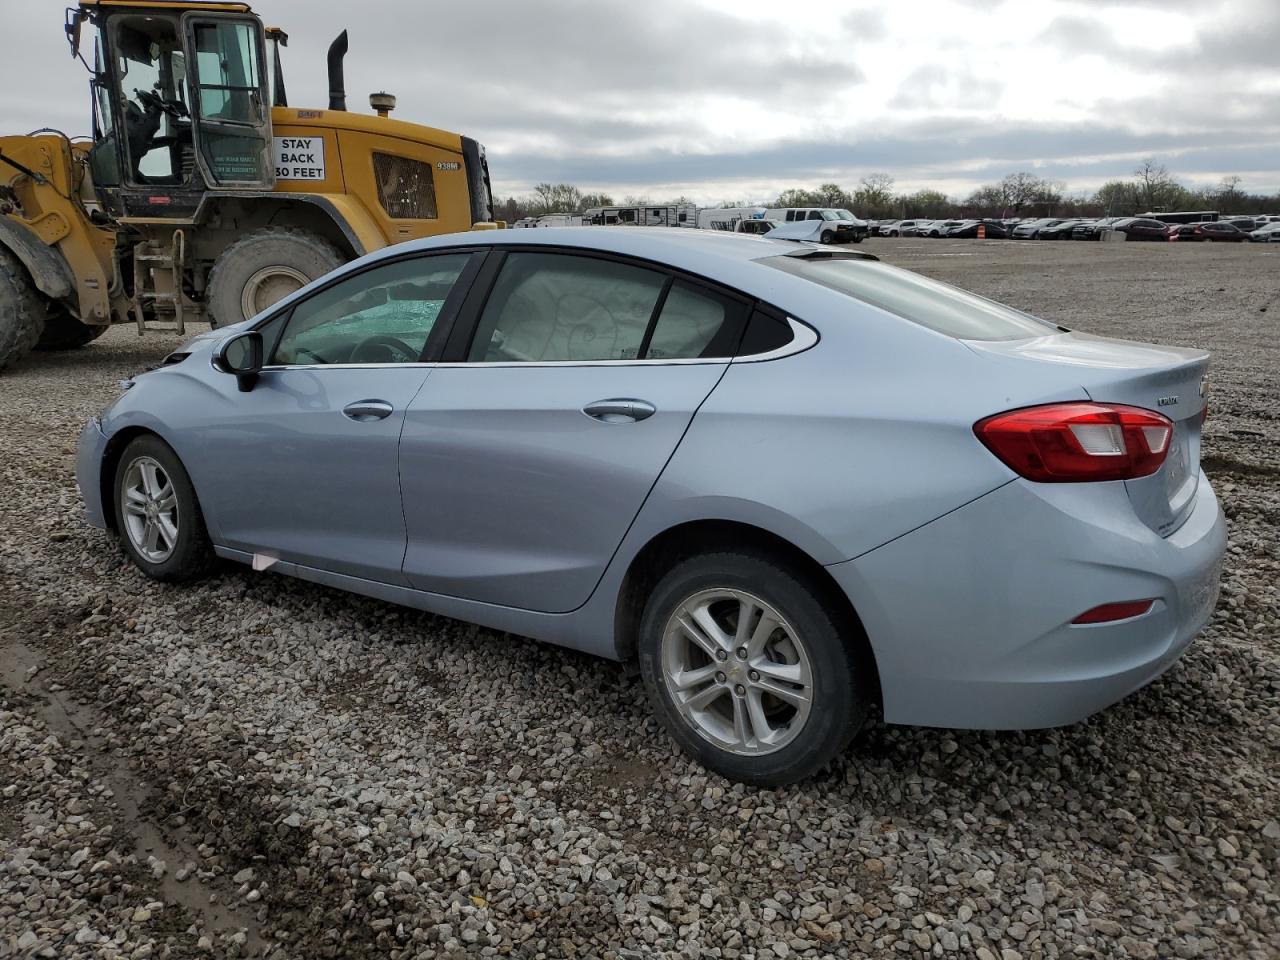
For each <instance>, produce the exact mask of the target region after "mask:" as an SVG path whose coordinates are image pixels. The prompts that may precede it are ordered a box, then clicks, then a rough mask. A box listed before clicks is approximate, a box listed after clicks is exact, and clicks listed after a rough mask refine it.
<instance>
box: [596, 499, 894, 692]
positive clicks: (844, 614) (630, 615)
mask: <svg viewBox="0 0 1280 960" xmlns="http://www.w3.org/2000/svg"><path fill="white" fill-rule="evenodd" d="M723 550H747V551H750V552H753V553H761V554H764V555H766V556H769V557H773V558H776V559H779V560H781V561H783V562H785V563H786V564H787V565H788V566H789V567H791V568H792V569H794V570H796V571H797V572H798V573H800V574H802V575H803V576H804V577H805V578H806V579H808V580H809V581H810V582H811V583H813V585H814V586H815V587H816V588H817V589H818V590H819V591H820V593H821V596H822V599H823V601H824V602H825V603H826V604H827V605H828V606H829V609H830V610H832V611H833V613H834V615H835V616H836V617H837V618H838V619H839V621H840V623H839V626H840V627H841V628H842V630H841V632H842V635H843V636H844V637H845V638H846V641H847V642H850V643H852V644H853V645H854V646H855V648H856V649H857V651H858V653H859V654H860V655H861V656H862V657H863V658H864V661H865V663H866V665H867V666H868V667H869V669H870V672H871V677H872V679H873V687H872V689H873V690H874V691H875V696H876V698H877V701H878V700H879V696H880V678H879V673H878V671H877V668H876V660H875V654H874V651H873V650H872V648H871V644H870V642H869V640H868V639H867V632H866V629H865V627H864V626H863V624H862V618H861V617H860V616H859V615H858V612H857V610H855V609H854V606H853V603H852V602H851V601H850V600H849V597H848V596H847V595H846V594H845V592H844V591H843V590H841V589H840V586H839V585H838V584H837V583H836V581H835V579H834V578H833V577H832V576H831V574H830V573H829V572H828V571H827V569H826V568H825V567H824V566H822V564H821V563H819V562H818V561H817V560H815V559H814V558H813V557H812V556H810V555H809V554H808V553H806V552H805V551H804V550H802V549H801V548H799V547H797V546H796V545H795V544H793V543H792V542H791V541H790V540H787V539H786V538H784V537H782V536H779V535H778V534H776V533H773V532H772V531H770V530H766V529H764V528H763V527H758V526H755V525H754V524H750V523H744V522H742V521H739V520H691V521H687V522H685V523H680V524H677V525H676V526H673V527H669V528H667V529H666V530H664V531H662V532H661V533H658V534H657V535H655V536H653V537H652V538H651V539H650V540H649V541H648V542H647V543H646V544H645V545H644V546H643V547H641V548H640V550H639V551H637V552H636V554H635V556H634V557H632V559H631V562H630V564H628V566H627V571H626V573H625V574H624V575H623V578H622V583H621V585H620V586H619V589H618V596H617V600H616V604H615V608H614V618H613V628H614V649H615V653H616V656H617V658H618V659H619V660H621V661H623V662H624V663H630V662H633V661H634V660H635V658H636V648H637V645H638V642H639V632H640V617H641V614H642V613H643V612H644V604H645V601H646V600H647V598H648V597H649V595H650V594H651V593H652V592H653V588H654V586H655V585H656V584H657V582H658V581H659V580H660V579H661V578H662V576H663V575H664V574H665V573H666V571H667V570H669V569H671V567H672V566H673V565H675V564H676V563H679V562H680V561H681V560H684V559H686V558H688V557H692V556H696V555H698V554H701V553H714V552H719V551H723Z"/></svg>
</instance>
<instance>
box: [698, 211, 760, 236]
mask: <svg viewBox="0 0 1280 960" xmlns="http://www.w3.org/2000/svg"><path fill="white" fill-rule="evenodd" d="M763 218H764V207H708V208H706V209H704V210H699V211H698V229H700V230H732V229H733V228H734V226H735V225H736V224H737V223H738V221H739V220H761V219H763Z"/></svg>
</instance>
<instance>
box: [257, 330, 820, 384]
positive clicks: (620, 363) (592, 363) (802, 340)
mask: <svg viewBox="0 0 1280 960" xmlns="http://www.w3.org/2000/svg"><path fill="white" fill-rule="evenodd" d="M786 319H787V324H788V325H789V326H790V327H791V341H790V342H789V343H786V344H784V345H783V346H781V347H778V348H777V349H776V350H770V351H769V352H768V353H754V354H751V355H750V356H746V357H685V358H673V359H661V358H652V359H645V360H528V361H526V360H481V361H477V362H474V363H467V362H465V361H464V362H461V363H432V362H422V361H419V362H414V363H299V364H273V365H271V366H266V367H263V368H262V372H263V373H267V372H268V371H279V370H384V369H393V370H394V369H403V368H405V367H414V368H421V369H424V370H426V369H431V368H434V367H447V368H450V369H453V368H464V367H486V368H492V367H511V368H518V367H526V368H527V367H677V366H679V367H686V366H692V365H697V364H717V363H763V362H764V361H766V360H778V359H780V358H782V357H789V356H791V355H793V354H796V353H803V352H804V351H805V350H808V349H809V348H810V347H812V346H813V345H814V344H816V343H817V342H818V332H817V331H816V330H814V329H813V327H810V326H809V325H807V324H804V323H801V322H800V321H799V320H796V319H795V318H793V317H787V318H786Z"/></svg>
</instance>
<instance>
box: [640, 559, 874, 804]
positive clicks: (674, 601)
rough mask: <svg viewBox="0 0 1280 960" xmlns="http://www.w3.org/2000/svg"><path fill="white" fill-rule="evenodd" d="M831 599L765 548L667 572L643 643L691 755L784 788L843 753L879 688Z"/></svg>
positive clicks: (745, 778)
mask: <svg viewBox="0 0 1280 960" xmlns="http://www.w3.org/2000/svg"><path fill="white" fill-rule="evenodd" d="M833 606H834V605H833V604H830V603H829V602H828V601H826V599H825V595H824V591H823V590H822V589H821V588H820V587H819V586H818V585H817V584H816V583H814V582H812V581H811V580H810V578H809V577H807V576H805V575H803V574H800V573H797V572H796V571H795V570H794V569H793V568H792V567H790V566H789V565H787V564H785V563H783V562H780V561H779V560H778V559H776V558H773V557H770V556H768V555H765V554H755V553H738V552H732V553H715V554H705V555H702V556H696V557H692V558H689V559H687V560H684V561H682V562H680V563H678V564H677V565H676V566H675V567H673V568H672V569H671V570H670V571H668V573H667V574H666V575H665V576H664V577H663V578H662V579H661V580H660V581H659V582H658V584H657V586H656V587H655V588H654V590H653V593H652V595H651V596H650V598H649V601H648V603H647V604H646V605H645V608H644V613H643V615H642V617H641V622H640V635H639V651H638V652H639V659H640V670H641V673H642V675H643V677H644V683H645V689H646V691H647V692H648V695H649V700H650V703H652V705H653V709H654V712H655V713H656V714H657V716H658V719H659V720H660V721H661V722H662V724H663V726H664V727H666V729H667V731H668V732H669V733H670V734H671V736H672V738H673V739H674V740H675V741H676V743H678V744H679V745H680V747H681V748H682V749H683V750H684V751H685V753H687V754H689V755H690V756H691V757H693V758H694V759H695V760H697V761H698V762H699V763H701V764H702V765H703V766H705V767H707V768H708V769H710V770H713V771H715V772H716V773H719V774H721V775H722V776H725V777H728V778H729V779H731V780H739V781H742V782H744V783H750V784H756V785H758V786H781V785H784V784H789V783H794V782H796V781H798V780H803V779H804V778H806V777H809V776H812V775H813V774H815V773H817V772H818V771H819V770H821V769H822V768H823V767H825V766H826V765H827V764H828V763H830V762H831V760H832V759H833V758H834V757H836V756H837V755H838V754H839V753H840V752H841V751H843V750H844V748H845V747H846V746H847V745H848V744H849V741H850V740H852V739H853V737H854V735H855V734H856V733H857V732H858V730H859V729H860V728H861V726H862V723H863V721H864V719H865V718H866V715H867V710H868V708H869V706H870V703H871V694H870V691H871V690H872V689H873V687H872V684H871V681H870V678H871V669H870V668H869V665H868V663H867V659H866V657H865V655H864V654H863V653H862V650H863V649H864V648H863V647H862V645H861V643H860V638H857V637H851V636H848V629H845V630H842V629H841V624H842V622H843V618H842V617H841V616H839V614H838V613H837V612H836V611H835V610H834V609H833ZM744 617H745V619H744ZM740 624H741V625H742V628H741V629H740V628H739V625H740Z"/></svg>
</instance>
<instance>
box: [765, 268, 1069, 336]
mask: <svg viewBox="0 0 1280 960" xmlns="http://www.w3.org/2000/svg"><path fill="white" fill-rule="evenodd" d="M760 263H763V264H767V265H768V266H771V267H775V268H777V269H779V270H784V271H786V272H787V273H791V274H794V275H795V276H798V277H803V278H805V279H806V280H812V281H813V282H814V283H818V284H821V285H822V286H824V287H828V288H830V289H832V290H836V291H838V292H840V293H843V294H845V295H846V296H849V297H853V298H854V299H855V300H860V301H862V302H863V303H868V304H871V305H872V306H876V307H880V308H881V309H883V310H888V311H889V312H890V313H894V314H897V315H898V316H900V317H902V318H903V319H904V320H910V321H911V322H912V323H918V324H920V325H921V326H922V327H928V328H929V329H930V330H934V331H937V332H938V333H943V334H946V335H947V336H951V337H955V338H957V339H959V340H1022V339H1026V338H1028V337H1043V336H1047V335H1048V334H1050V333H1052V332H1053V331H1054V330H1055V329H1056V328H1055V327H1054V326H1053V325H1052V324H1049V323H1046V322H1044V321H1042V320H1036V319H1034V318H1033V317H1028V316H1026V315H1025V314H1021V313H1019V312H1018V311H1016V310H1013V309H1011V308H1009V307H1005V306H1002V305H1001V304H998V303H995V302H993V301H991V300H985V299H983V298H982V297H979V296H975V295H974V294H972V293H966V292H965V291H964V290H960V289H958V288H957V287H952V286H949V285H948V284H945V283H939V282H937V281H936V280H930V279H928V278H926V277H922V276H920V274H918V273H912V272H911V271H909V270H900V269H898V268H897V267H891V266H889V265H888V264H886V263H879V262H877V261H871V260H862V259H853V258H839V257H823V258H812V257H792V256H781V257H767V258H765V259H763V260H761V261H760Z"/></svg>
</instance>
